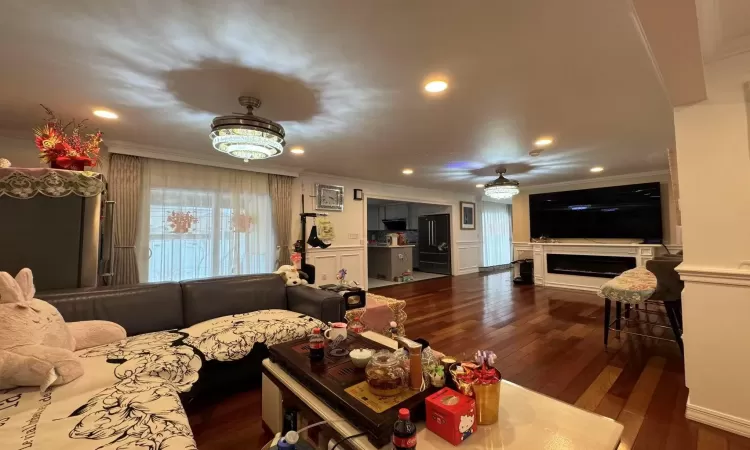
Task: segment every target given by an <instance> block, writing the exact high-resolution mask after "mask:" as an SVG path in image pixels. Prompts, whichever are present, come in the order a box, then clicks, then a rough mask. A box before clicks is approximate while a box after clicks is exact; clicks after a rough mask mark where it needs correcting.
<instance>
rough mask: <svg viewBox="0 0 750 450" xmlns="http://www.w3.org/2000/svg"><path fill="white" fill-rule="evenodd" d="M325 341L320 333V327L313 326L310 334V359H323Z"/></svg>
mask: <svg viewBox="0 0 750 450" xmlns="http://www.w3.org/2000/svg"><path fill="white" fill-rule="evenodd" d="M325 344H326V341H325V339H323V336H322V335H321V334H320V328H313V334H311V335H310V343H309V344H308V346H309V347H310V361H323V357H325Z"/></svg>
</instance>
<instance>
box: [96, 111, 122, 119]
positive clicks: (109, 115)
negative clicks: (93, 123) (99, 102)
mask: <svg viewBox="0 0 750 450" xmlns="http://www.w3.org/2000/svg"><path fill="white" fill-rule="evenodd" d="M94 115H95V116H97V117H102V118H104V119H117V114H115V113H113V112H112V111H107V110H106V109H95V110H94Z"/></svg>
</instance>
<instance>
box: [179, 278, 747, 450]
mask: <svg viewBox="0 0 750 450" xmlns="http://www.w3.org/2000/svg"><path fill="white" fill-rule="evenodd" d="M510 278H511V275H510V273H509V272H501V273H495V274H489V275H484V274H472V275H464V276H460V277H452V278H450V277H449V278H439V279H434V280H427V281H421V282H418V283H411V284H404V285H398V286H388V287H384V288H380V289H377V290H373V292H374V293H377V294H380V295H385V296H388V297H394V298H399V299H403V300H406V302H407V307H406V311H407V314H408V315H409V318H408V320H407V324H406V331H407V334H408V335H409V336H410V337H423V338H425V339H427V340H428V341H429V342H430V343H431V345H432V346H433V347H434V348H436V349H439V350H441V351H443V352H445V353H447V354H451V355H455V356H458V357H462V356H466V357H470V356H471V354H472V353H473V352H474V350H476V349H480V348H481V349H491V350H493V351H494V352H495V353H496V354H497V355H498V363H497V364H496V365H497V367H498V368H499V369H500V371H501V372H502V375H503V377H504V378H506V379H507V380H509V381H512V382H514V383H517V384H520V385H522V386H525V387H527V388H530V389H533V390H535V391H537V392H541V393H543V394H546V395H549V396H552V397H555V398H558V399H560V400H563V401H565V402H568V403H571V404H575V405H577V406H579V407H581V408H585V409H588V410H590V411H594V412H597V413H599V414H602V415H604V416H607V417H611V418H613V419H615V420H617V421H619V422H620V423H622V424H623V425H624V426H625V432H624V434H623V437H622V444H621V445H620V450H629V449H635V450H646V449H674V450H692V449H695V450H707V449H711V450H713V449H730V450H739V449H744V450H750V440H748V439H745V438H741V437H738V436H735V435H733V434H730V433H726V432H724V431H721V430H717V429H715V428H711V427H707V426H704V425H700V424H697V423H695V422H691V421H688V420H687V419H685V402H686V400H687V395H688V390H687V388H686V387H685V373H684V369H683V364H682V358H681V356H680V353H679V350H678V349H677V345H676V344H674V343H672V342H665V341H656V340H652V339H645V338H640V337H637V336H632V335H631V336H627V335H623V337H622V339H621V340H619V341H618V340H617V339H614V338H613V337H612V336H610V348H609V351H606V352H605V351H604V346H603V331H602V321H603V312H604V308H603V306H602V301H601V300H600V299H599V298H598V297H596V296H595V295H593V294H587V293H581V292H576V291H566V290H560V289H551V288H535V287H533V286H521V287H518V286H513V285H512V283H511V281H510ZM626 336H627V337H626ZM260 405H261V394H260V390H255V391H250V392H246V393H243V394H239V395H236V396H233V397H232V398H230V399H227V400H224V401H222V402H219V403H217V404H215V405H213V406H212V407H211V408H206V409H205V410H203V411H200V412H199V413H194V414H191V416H190V420H191V425H192V426H193V431H194V432H195V438H196V441H197V443H198V448H200V449H201V450H219V449H222V450H223V449H240V448H243V449H244V448H247V449H255V448H260V447H262V445H263V443H265V442H266V441H267V440H268V439H269V438H270V436H268V435H266V434H265V433H264V432H263V430H262V429H261V425H260Z"/></svg>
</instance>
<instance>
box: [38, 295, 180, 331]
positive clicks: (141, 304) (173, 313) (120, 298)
mask: <svg viewBox="0 0 750 450" xmlns="http://www.w3.org/2000/svg"><path fill="white" fill-rule="evenodd" d="M36 296H37V298H40V299H42V300H46V301H47V302H49V303H51V304H52V305H54V306H55V308H57V310H58V311H60V314H62V316H63V318H64V319H65V321H66V322H77V321H80V320H108V321H110V322H115V323H118V324H120V325H122V327H123V328H125V331H127V333H128V336H132V335H135V334H142V333H150V332H153V331H161V330H170V329H174V328H183V327H184V326H185V324H184V322H183V320H182V317H183V315H182V300H181V291H180V285H179V284H178V283H152V284H149V283H146V284H135V285H130V286H105V287H93V288H83V289H64V290H57V291H47V292H38V293H37V295H36Z"/></svg>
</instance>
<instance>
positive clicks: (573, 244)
mask: <svg viewBox="0 0 750 450" xmlns="http://www.w3.org/2000/svg"><path fill="white" fill-rule="evenodd" d="M513 245H526V246H529V247H530V246H532V245H559V246H568V247H586V246H590V247H661V246H662V245H661V244H610V243H606V242H514V243H513ZM667 247H675V246H674V245H667Z"/></svg>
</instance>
